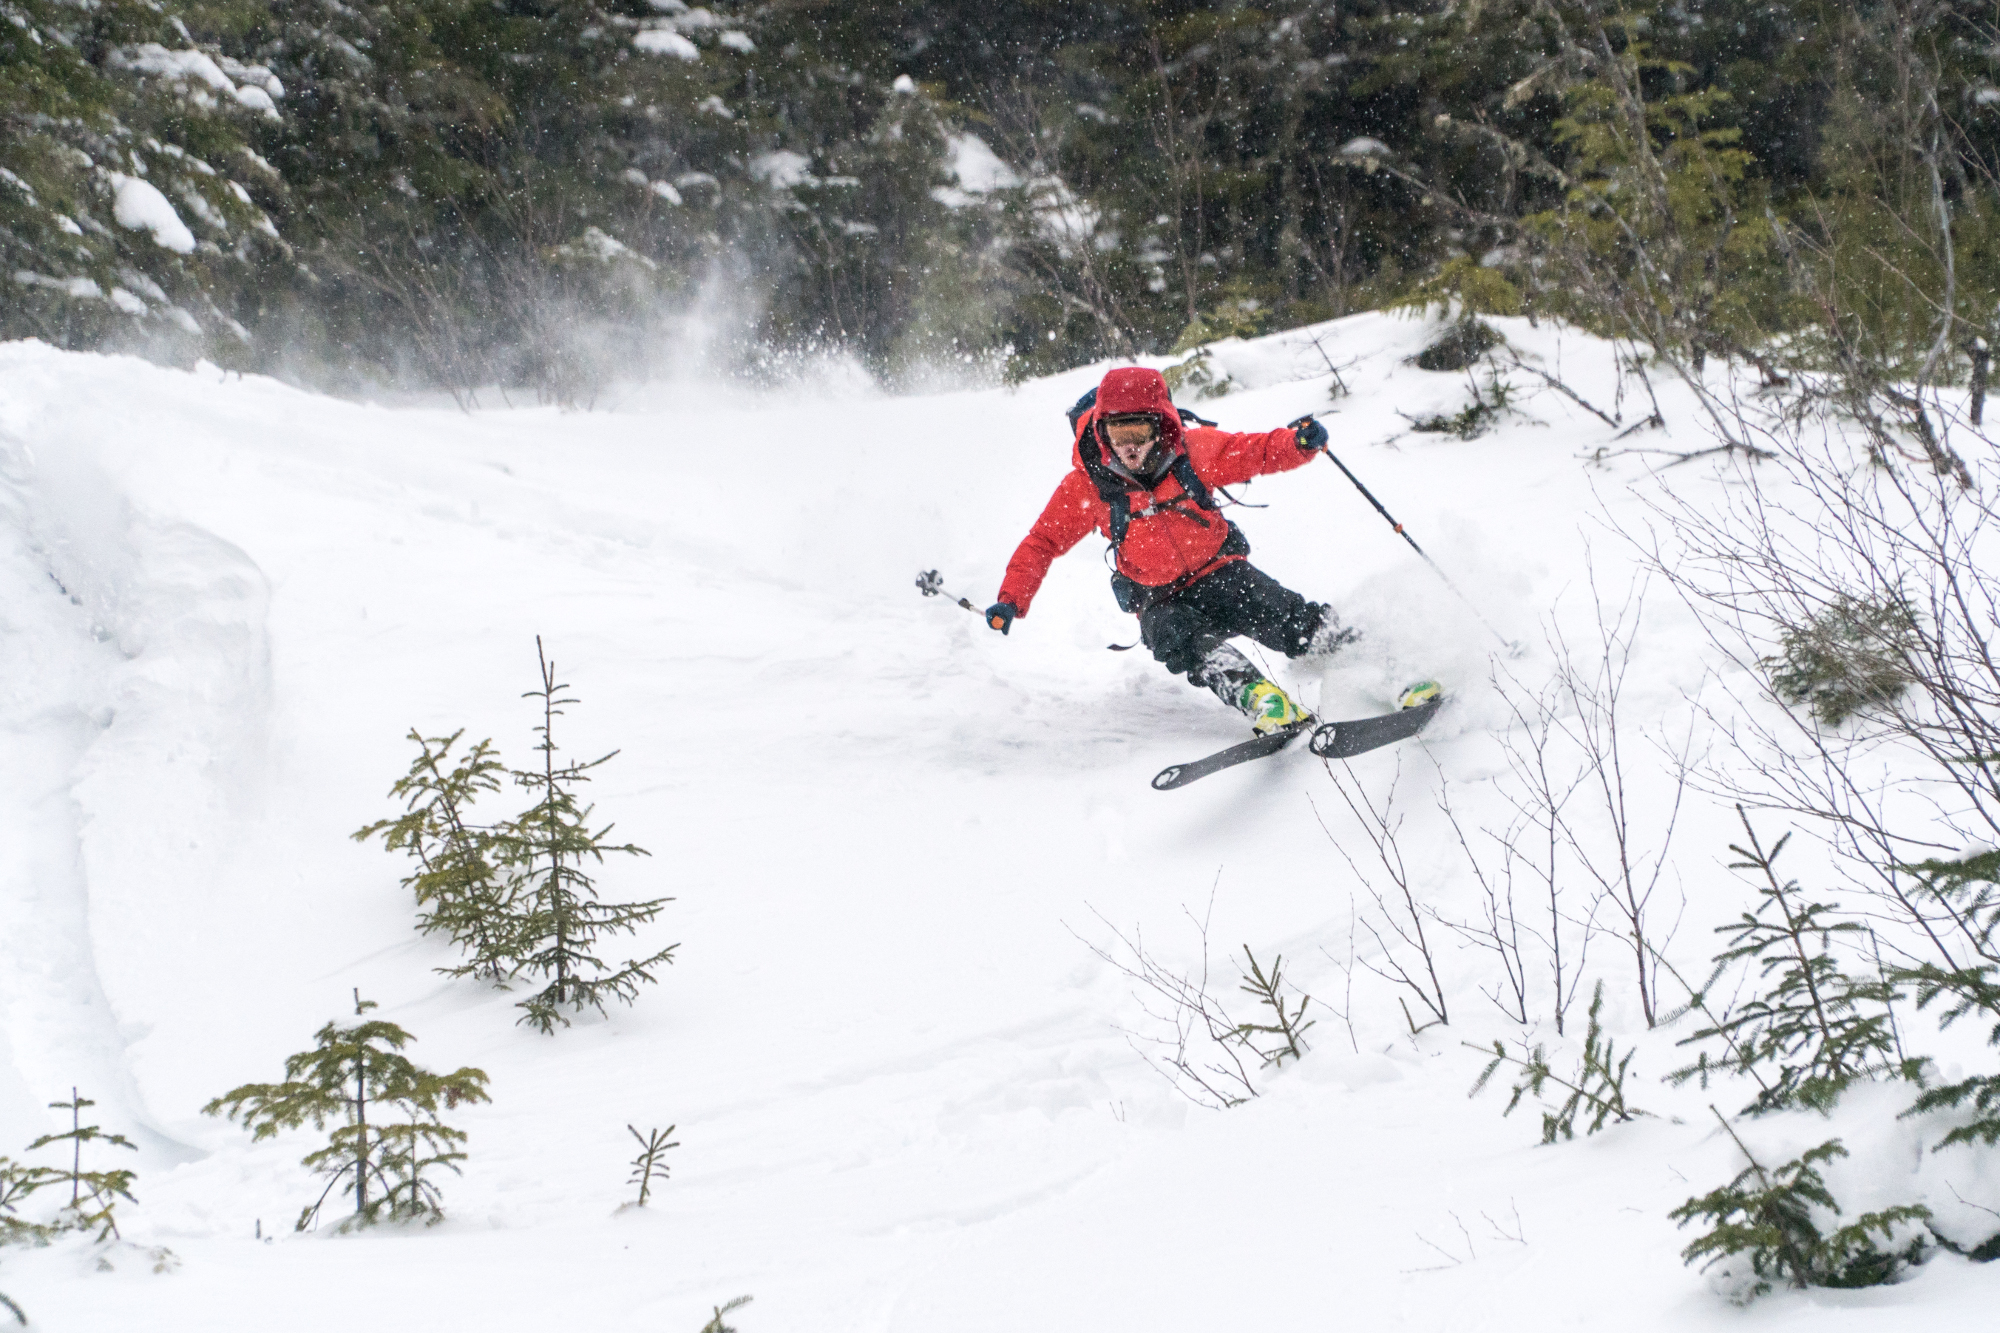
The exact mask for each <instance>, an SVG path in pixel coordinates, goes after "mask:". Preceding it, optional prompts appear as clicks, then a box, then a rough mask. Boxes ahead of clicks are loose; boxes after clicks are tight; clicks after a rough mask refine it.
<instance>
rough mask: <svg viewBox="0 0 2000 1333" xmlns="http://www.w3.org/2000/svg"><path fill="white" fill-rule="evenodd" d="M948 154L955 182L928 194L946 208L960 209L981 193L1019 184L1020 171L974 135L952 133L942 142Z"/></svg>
mask: <svg viewBox="0 0 2000 1333" xmlns="http://www.w3.org/2000/svg"><path fill="white" fill-rule="evenodd" d="M945 146H946V148H947V149H948V150H949V152H950V155H951V174H952V176H953V177H954V178H956V180H957V182H958V184H957V185H956V186H955V187H954V186H945V187H943V188H941V189H938V190H935V191H933V192H932V193H933V194H934V195H935V197H936V198H937V200H938V201H939V202H940V203H942V204H944V205H945V206H946V207H948V208H963V207H965V206H966V205H967V204H970V203H973V202H975V201H976V199H977V197H978V196H979V195H982V194H991V193H992V192H993V191H995V190H1011V189H1013V188H1015V187H1016V186H1018V185H1019V184H1020V183H1021V176H1020V173H1019V172H1017V171H1015V170H1014V168H1012V167H1010V166H1008V165H1007V163H1006V162H1005V161H1003V160H1002V159H1001V157H1000V155H999V154H998V153H996V152H994V151H993V150H992V149H991V148H989V147H987V146H986V141H985V140H983V139H981V138H980V137H979V136H978V135H976V134H954V135H951V136H949V137H948V138H947V139H946V141H945Z"/></svg>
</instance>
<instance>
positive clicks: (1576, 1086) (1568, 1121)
mask: <svg viewBox="0 0 2000 1333" xmlns="http://www.w3.org/2000/svg"><path fill="white" fill-rule="evenodd" d="M1603 1008H1604V983H1603V982H1602V981H1600V982H1598V983H1597V985H1596V987H1595V989H1593V990H1592V992H1591V996H1590V1022H1589V1024H1588V1026H1587V1027H1586V1028H1585V1030H1584V1037H1583V1061H1582V1063H1581V1064H1580V1065H1579V1066H1578V1068H1577V1072H1576V1075H1575V1076H1574V1077H1573V1078H1563V1077H1562V1076H1561V1075H1559V1074H1557V1073H1556V1072H1555V1069H1554V1067H1553V1066H1551V1065H1550V1064H1549V1057H1548V1048H1547V1047H1546V1046H1541V1045H1537V1046H1536V1047H1534V1049H1532V1050H1528V1051H1527V1052H1526V1054H1524V1055H1516V1054H1515V1053H1514V1052H1512V1051H1510V1050H1508V1049H1507V1043H1506V1042H1504V1041H1495V1042H1494V1043H1493V1058H1492V1059H1491V1060H1488V1061H1487V1062H1486V1068H1485V1070H1484V1071H1482V1072H1481V1073H1480V1075H1479V1078H1478V1079H1477V1080H1476V1081H1474V1083H1473V1085H1472V1091H1471V1092H1469V1093H1467V1094H1466V1095H1467V1096H1469V1097H1477V1096H1478V1095H1479V1094H1480V1092H1481V1091H1483V1090H1484V1089H1485V1087H1486V1085H1487V1083H1488V1082H1489V1081H1491V1079H1492V1078H1493V1075H1494V1074H1495V1073H1497V1072H1498V1071H1499V1069H1500V1066H1502V1065H1514V1066H1515V1067H1517V1068H1518V1069H1519V1070H1520V1071H1521V1075H1520V1078H1519V1080H1518V1081H1517V1082H1516V1083H1515V1084H1514V1089H1513V1096H1511V1097H1510V1098H1508V1100H1507V1109H1506V1110H1504V1111H1502V1112H1501V1113H1500V1114H1501V1115H1503V1116H1508V1115H1512V1114H1513V1113H1514V1108H1515V1107H1517V1106H1519V1105H1520V1104H1521V1099H1522V1098H1523V1097H1528V1096H1534V1097H1540V1096H1542V1094H1543V1090H1544V1089H1545V1088H1546V1087H1547V1086H1548V1085H1549V1084H1551V1083H1553V1084H1554V1085H1555V1086H1556V1087H1558V1088H1561V1089H1563V1090H1564V1091H1565V1092H1567V1093H1568V1094H1569V1095H1568V1096H1567V1097H1565V1098H1564V1099H1563V1102H1562V1105H1560V1106H1558V1107H1556V1109H1555V1110H1553V1111H1549V1110H1544V1111H1543V1112H1542V1142H1543V1143H1554V1142H1555V1141H1556V1140H1557V1139H1558V1138H1562V1139H1573V1138H1575V1137H1576V1122H1577V1120H1578V1119H1579V1118H1580V1117H1582V1116H1583V1114H1584V1113H1585V1112H1586V1111H1588V1112H1589V1115H1590V1119H1589V1122H1588V1123H1587V1124H1586V1125H1585V1126H1584V1129H1583V1132H1584V1134H1585V1135H1586V1136H1589V1135H1591V1134H1595V1133H1597V1132H1598V1131H1599V1130H1601V1129H1603V1128H1604V1126H1605V1124H1606V1122H1608V1121H1616V1122H1618V1123H1619V1124H1626V1123H1628V1122H1630V1121H1632V1120H1634V1119H1637V1118H1638V1117H1639V1116H1642V1115H1643V1116H1650V1115H1651V1114H1652V1112H1650V1111H1642V1110H1640V1109H1639V1108H1638V1107H1636V1106H1632V1105H1628V1104H1627V1103H1626V1101H1625V1078H1626V1075H1627V1074H1628V1072H1629V1071H1630V1070H1631V1067H1632V1052H1630V1051H1627V1052H1625V1054H1624V1056H1623V1057H1620V1056H1619V1055H1618V1052H1617V1050H1616V1048H1615V1046H1614V1044H1613V1043H1612V1041H1611V1039H1610V1038H1609V1037H1606V1036H1605V1035H1604V1024H1603V1023H1602V1022H1601V1021H1600V1020H1599V1018H1598V1013H1599V1011H1600V1010H1602V1009H1603ZM1523 1045H1524V1047H1525V1045H1526V1043H1523ZM1465 1046H1466V1048H1467V1049H1469V1050H1474V1051H1480V1052H1481V1053H1482V1054H1483V1053H1484V1048H1483V1047H1479V1046H1474V1045H1473V1044H1472V1043H1471V1042H1466V1043H1465Z"/></svg>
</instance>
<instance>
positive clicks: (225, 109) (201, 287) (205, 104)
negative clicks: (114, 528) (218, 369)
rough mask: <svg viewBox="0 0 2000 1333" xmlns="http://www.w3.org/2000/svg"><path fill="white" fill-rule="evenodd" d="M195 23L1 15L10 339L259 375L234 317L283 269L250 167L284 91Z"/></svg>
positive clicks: (38, 8)
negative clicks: (268, 271) (273, 268)
mask: <svg viewBox="0 0 2000 1333" xmlns="http://www.w3.org/2000/svg"><path fill="white" fill-rule="evenodd" d="M190 8H191V6H189V5H187V4H181V3H155V2H152V0H97V2H96V3H93V4H90V5H76V4H68V3H63V0H0V19H4V20H5V21H4V22H0V281H5V282H7V284H8V288H7V290H8V294H7V297H6V299H5V300H0V337H21V336H26V335H32V336H37V337H41V338H45V339H48V340H49V341H52V342H55V343H57V344H60V345H68V346H96V345H101V344H106V343H109V344H112V345H121V346H143V347H146V348H148V349H150V350H154V351H164V352H166V353H167V354H169V355H173V356H178V357H182V358H187V359H191V358H192V356H193V355H195V354H198V353H206V354H208V355H210V356H212V357H218V358H230V359H234V360H236V361H237V362H238V363H239V364H240V363H241V362H242V360H243V359H244V356H245V354H246V353H247V352H248V350H249V349H248V348H247V347H246V346H245V345H244V343H243V337H244V329H243V326H242V324H241V323H240V322H239V321H238V319H237V318H236V317H235V316H234V315H232V314H231V313H230V312H231V311H232V310H236V311H238V312H239V313H240V311H241V307H240V304H239V303H240V300H241V297H242V294H243V292H244V291H245V290H247V289H248V288H249V287H250V286H252V285H253V284H254V283H255V282H256V281H257V280H258V279H259V277H260V276H261V275H262V273H263V270H264V266H265V265H267V264H269V263H271V262H273V261H274V260H277V259H279V258H281V256H282V253H283V245H282V242H280V241H278V240H277V237H276V232H275V230H274V229H273V226H272V223H271V221H270V219H269V218H268V217H267V215H266V214H265V212H264V209H263V208H262V207H261V206H260V205H258V204H257V203H256V202H254V195H255V194H257V193H261V194H264V195H265V196H266V197H267V198H268V197H269V192H268V190H267V189H266V185H267V182H266V180H265V178H264V173H263V169H262V168H261V167H260V166H259V165H258V164H257V161H256V159H255V158H254V156H251V155H247V154H246V153H245V152H244V150H245V149H246V148H247V147H248V145H249V142H250V139H251V136H252V135H253V134H254V133H255V132H256V128H257V126H258V125H259V124H260V123H265V122H267V121H268V119H269V118H272V117H275V116H276V115H277V112H276V110H275V103H274V101H273V96H272V93H271V91H270V90H271V88H273V87H276V86H278V85H277V83H276V80H275V79H274V78H273V76H272V75H271V73H270V71H269V70H267V69H263V68H260V67H252V66H248V65H244V64H241V63H239V62H236V61H233V60H230V59H229V58H228V57H226V56H224V55H222V53H221V52H220V51H219V50H218V49H217V48H215V47H214V46H213V45H210V46H206V47H204V46H200V45H197V44H195V43H193V42H191V41H190V40H189V38H188V36H187V32H188V29H187V26H186V24H185V23H184V22H183V17H182V16H183V15H184V14H186V13H187V12H189V10H190Z"/></svg>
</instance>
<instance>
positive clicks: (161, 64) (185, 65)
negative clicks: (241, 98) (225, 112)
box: [119, 42, 236, 97]
mask: <svg viewBox="0 0 2000 1333" xmlns="http://www.w3.org/2000/svg"><path fill="white" fill-rule="evenodd" d="M119 60H120V63H121V64H123V65H125V66H126V67H127V68H129V69H136V70H139V71H141V72H142V73H146V74H158V75H160V76H162V77H163V78H169V79H174V80H177V81H179V82H182V83H187V82H194V83H205V84H207V85H208V86H209V87H211V88H213V89H215V90H216V91H217V92H219V93H227V94H229V95H230V96H232V97H233V96H235V95H236V84H235V83H234V82H233V81H231V79H230V77H229V76H228V75H227V74H224V73H223V72H222V68H221V66H219V65H217V64H216V63H215V61H213V60H211V59H210V58H209V57H208V56H207V55H205V54H203V53H202V52H200V51H194V50H187V51H169V50H168V49H167V48H166V47H164V46H161V45H160V44H159V43H158V42H145V43H142V44H140V45H139V46H136V47H134V48H132V50H130V51H128V52H125V53H123V55H122V56H121V57H120V58H119Z"/></svg>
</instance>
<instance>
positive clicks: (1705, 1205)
mask: <svg viewBox="0 0 2000 1333" xmlns="http://www.w3.org/2000/svg"><path fill="white" fill-rule="evenodd" d="M1709 1109H1710V1111H1712V1112H1714V1115H1715V1118H1716V1119H1717V1120H1718V1121H1721V1123H1722V1128H1723V1129H1724V1130H1725V1131H1726V1132H1727V1133H1728V1134H1729V1137H1730V1138H1731V1139H1734V1140H1735V1142H1736V1147H1737V1150H1738V1151H1740V1152H1741V1153H1742V1154H1743V1158H1744V1160H1745V1161H1747V1162H1748V1163H1749V1165H1748V1166H1747V1167H1745V1168H1744V1169H1743V1170H1742V1171H1741V1172H1740V1173H1739V1174H1738V1175H1737V1177H1736V1178H1735V1179H1734V1180H1732V1181H1730V1182H1729V1183H1728V1184H1727V1185H1724V1186H1722V1187H1721V1188H1720V1189H1715V1190H1711V1191H1709V1192H1708V1193H1707V1194H1704V1195H1702V1196H1700V1197H1699V1198H1694V1199H1689V1200H1688V1201H1687V1202H1686V1203H1684V1204H1682V1205H1681V1206H1680V1207H1678V1208H1676V1209H1674V1210H1673V1212H1671V1213H1669V1214H1667V1215H1668V1216H1669V1217H1671V1218H1673V1219H1674V1220H1675V1221H1676V1222H1678V1223H1680V1225H1681V1226H1683V1227H1685V1226H1687V1225H1688V1224H1689V1223H1690V1222H1696V1221H1705V1222H1709V1223H1711V1224H1712V1225H1711V1226H1710V1228H1709V1230H1708V1231H1707V1232H1706V1233H1704V1234H1703V1235H1701V1236H1699V1237H1697V1238H1696V1239H1695V1241H1694V1242H1693V1243H1692V1244H1691V1245H1689V1246H1688V1247H1687V1248H1686V1249H1684V1250H1682V1251H1681V1259H1682V1260H1683V1261H1684V1262H1686V1263H1689V1264H1693V1263H1696V1262H1698V1261H1703V1262H1702V1267H1703V1268H1704V1269H1706V1268H1709V1267H1712V1266H1713V1265H1715V1264H1717V1263H1721V1262H1723V1261H1724V1260H1726V1259H1730V1258H1733V1257H1735V1256H1737V1255H1742V1256H1745V1257H1746V1258H1748V1259H1749V1261H1750V1271H1751V1273H1752V1275H1753V1276H1754V1278H1755V1281H1754V1282H1753V1283H1752V1284H1750V1285H1749V1287H1748V1288H1747V1290H1746V1291H1745V1293H1744V1295H1745V1298H1746V1299H1747V1298H1753V1297H1757V1296H1761V1295H1763V1294H1764V1293H1765V1292H1768V1291H1769V1290H1770V1289H1771V1284H1772V1282H1773V1280H1777V1281H1783V1282H1785V1283H1787V1284H1789V1285H1791V1286H1793V1287H1798V1288H1805V1287H1876V1286H1881V1285H1882V1284H1884V1283H1887V1282H1893V1281H1894V1280H1895V1279H1896V1275H1897V1274H1898V1273H1900V1272H1901V1271H1902V1270H1903V1268H1904V1267H1906V1266H1907V1265H1909V1264H1911V1263H1914V1262H1916V1261H1917V1260H1918V1259H1919V1258H1921V1256H1922V1252H1923V1243H1924V1241H1923V1237H1922V1236H1921V1235H1919V1236H1916V1237H1914V1238H1913V1239H1912V1240H1911V1241H1910V1242H1909V1243H1908V1244H1907V1245H1905V1246H1903V1247H1901V1248H1900V1249H1894V1250H1885V1249H1881V1248H1879V1247H1878V1246H1877V1244H1876V1242H1875V1239H1874V1237H1875V1236H1877V1235H1879V1236H1880V1237H1881V1241H1882V1244H1883V1245H1887V1244H1889V1243H1890V1242H1891V1241H1892V1240H1893V1239H1894V1235H1895V1232H1896V1229H1897V1228H1898V1227H1900V1226H1909V1225H1912V1224H1914V1223H1918V1222H1924V1221H1928V1220H1929V1218H1930V1215H1931V1212H1930V1209H1928V1208H1925V1207H1923V1206H1922V1205H1920V1204H1899V1205H1897V1206H1896V1207H1894V1208H1885V1209H1883V1210H1881V1211H1880V1212H1874V1213H1863V1214H1862V1215H1861V1216H1860V1217H1857V1218H1855V1219H1854V1220H1853V1221H1852V1222H1850V1223H1848V1224H1847V1225H1846V1226H1843V1227H1838V1228H1836V1229H1835V1230H1834V1231H1833V1232H1831V1233H1830V1234H1829V1233H1826V1232H1822V1231H1821V1230H1820V1227H1819V1224H1818V1222H1817V1221H1815V1212H1816V1210H1821V1209H1823V1210H1825V1211H1826V1212H1827V1213H1831V1214H1833V1215H1835V1216H1838V1215H1839V1214H1840V1205H1839V1204H1838V1203H1836V1202H1834V1198H1833V1193H1832V1191H1831V1190H1829V1189H1828V1188H1827V1185H1826V1179H1825V1177H1823V1176H1821V1175H1820V1173H1819V1168H1820V1167H1821V1166H1822V1165H1824V1164H1825V1163H1827V1162H1831V1161H1833V1160H1835V1159H1837V1158H1841V1157H1845V1156H1847V1149H1846V1148H1844V1147H1842V1146H1841V1143H1840V1140H1839V1139H1828V1140H1827V1141H1826V1142H1825V1143H1822V1144H1820V1145H1819V1146H1818V1147H1817V1148H1812V1149H1809V1150H1808V1151H1807V1152H1805V1153H1804V1154H1803V1155H1802V1156H1800V1157H1799V1158H1798V1159H1797V1160H1795V1161H1790V1162H1786V1163H1785V1164H1784V1165H1783V1166H1779V1167H1775V1168H1772V1169H1770V1170H1766V1169H1765V1168H1764V1167H1763V1165H1762V1164H1760V1163H1759V1162H1758V1161H1757V1159H1756V1157H1754V1156H1753V1155H1752V1154H1751V1152H1750V1149H1749V1148H1747V1147H1745V1146H1744V1144H1743V1140H1742V1139H1741V1138H1739V1137H1738V1136H1737V1133H1736V1131H1735V1130H1734V1129H1733V1128H1731V1127H1730V1124H1729V1122H1728V1121H1727V1120H1724V1119H1723V1118H1722V1113H1721V1112H1720V1111H1715V1108H1714V1107H1710V1108H1709Z"/></svg>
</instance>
